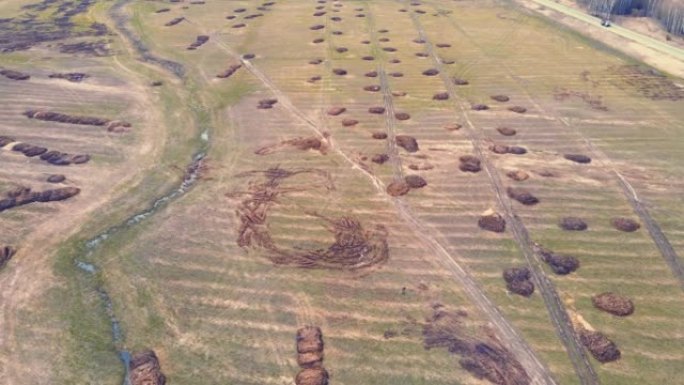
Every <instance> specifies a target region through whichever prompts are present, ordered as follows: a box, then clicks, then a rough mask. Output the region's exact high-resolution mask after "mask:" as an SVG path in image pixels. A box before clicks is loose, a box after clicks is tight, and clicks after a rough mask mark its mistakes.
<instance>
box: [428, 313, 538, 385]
mask: <svg viewBox="0 0 684 385" xmlns="http://www.w3.org/2000/svg"><path fill="white" fill-rule="evenodd" d="M466 317H467V316H466V315H465V313H464V312H457V313H453V312H449V311H447V310H444V309H443V308H442V307H441V306H436V309H434V312H433V314H432V315H431V316H430V317H428V318H427V319H426V323H425V325H423V342H424V346H425V349H432V348H445V349H447V351H448V352H449V353H451V354H457V355H459V356H461V358H460V360H459V364H460V365H461V367H462V368H463V369H465V370H466V371H468V372H469V373H470V374H472V375H473V376H475V377H476V378H478V379H485V380H487V381H489V382H491V383H492V384H496V385H529V384H530V383H531V380H530V377H529V376H528V375H527V373H526V372H525V369H524V368H523V366H522V365H521V364H520V362H518V360H517V359H516V358H515V356H514V355H513V354H512V353H511V352H510V351H508V349H507V348H506V347H505V346H504V345H503V344H502V343H501V342H500V341H499V340H498V338H496V336H494V335H493V333H491V332H490V331H488V330H485V331H483V332H480V333H478V334H482V335H475V333H473V332H469V331H468V329H467V328H466V321H467V319H466Z"/></svg>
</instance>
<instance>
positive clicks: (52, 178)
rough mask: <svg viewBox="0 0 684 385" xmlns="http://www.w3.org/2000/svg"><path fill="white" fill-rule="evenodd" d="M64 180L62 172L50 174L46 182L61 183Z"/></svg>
mask: <svg viewBox="0 0 684 385" xmlns="http://www.w3.org/2000/svg"><path fill="white" fill-rule="evenodd" d="M65 180H66V177H65V176H64V175H62V174H52V175H50V176H48V178H47V182H48V183H62V182H64V181H65Z"/></svg>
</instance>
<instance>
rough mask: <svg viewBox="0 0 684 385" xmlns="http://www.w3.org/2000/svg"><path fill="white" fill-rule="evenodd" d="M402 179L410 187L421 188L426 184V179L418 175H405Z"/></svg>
mask: <svg viewBox="0 0 684 385" xmlns="http://www.w3.org/2000/svg"><path fill="white" fill-rule="evenodd" d="M404 181H405V182H406V184H407V185H409V187H411V188H423V187H425V186H427V181H425V179H423V177H421V176H418V175H407V176H405V177H404Z"/></svg>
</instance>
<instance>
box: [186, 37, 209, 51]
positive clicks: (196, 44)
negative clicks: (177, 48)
mask: <svg viewBox="0 0 684 385" xmlns="http://www.w3.org/2000/svg"><path fill="white" fill-rule="evenodd" d="M208 41H209V36H207V35H198V36H197V37H196V38H195V41H194V42H193V43H192V44H190V46H188V48H187V49H189V50H194V49H197V48H199V47H201V46H202V45H204V43H206V42H208Z"/></svg>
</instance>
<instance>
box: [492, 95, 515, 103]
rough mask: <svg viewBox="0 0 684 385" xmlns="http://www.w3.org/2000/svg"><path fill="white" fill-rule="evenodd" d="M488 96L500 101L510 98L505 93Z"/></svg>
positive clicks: (503, 101)
mask: <svg viewBox="0 0 684 385" xmlns="http://www.w3.org/2000/svg"><path fill="white" fill-rule="evenodd" d="M490 98H492V100H496V101H497V102H501V103H505V102H507V101H509V100H511V98H509V97H508V96H506V95H492V96H490Z"/></svg>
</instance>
